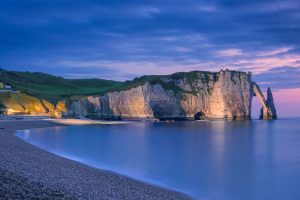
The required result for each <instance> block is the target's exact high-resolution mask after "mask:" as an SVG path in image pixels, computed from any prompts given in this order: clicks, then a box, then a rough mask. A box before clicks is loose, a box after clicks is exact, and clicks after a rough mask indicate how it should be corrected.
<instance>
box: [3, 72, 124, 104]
mask: <svg viewBox="0 0 300 200" xmlns="http://www.w3.org/2000/svg"><path fill="white" fill-rule="evenodd" d="M0 82H4V83H6V84H10V85H11V86H12V87H13V88H14V89H16V90H18V91H21V92H24V93H27V94H30V95H33V96H37V97H40V98H44V99H47V100H50V101H52V102H57V101H58V100H60V99H61V98H63V97H67V96H71V95H89V94H98V93H104V92H106V91H108V90H113V89H115V88H117V87H119V86H120V85H122V84H123V83H122V82H117V81H110V80H103V79H76V80H71V79H64V78H61V77H56V76H53V75H49V74H45V73H31V72H15V71H6V70H0Z"/></svg>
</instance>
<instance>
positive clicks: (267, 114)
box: [260, 87, 277, 120]
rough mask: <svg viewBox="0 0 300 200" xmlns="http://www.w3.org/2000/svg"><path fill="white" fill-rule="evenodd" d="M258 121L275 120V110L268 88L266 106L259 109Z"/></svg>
mask: <svg viewBox="0 0 300 200" xmlns="http://www.w3.org/2000/svg"><path fill="white" fill-rule="evenodd" d="M260 119H264V120H271V119H277V114H276V108H275V104H274V100H273V95H272V91H271V88H270V87H268V91H267V101H266V106H263V107H262V108H261V112H260Z"/></svg>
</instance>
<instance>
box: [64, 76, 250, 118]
mask: <svg viewBox="0 0 300 200" xmlns="http://www.w3.org/2000/svg"><path fill="white" fill-rule="evenodd" d="M159 81H160V82H158V81H156V82H151V81H146V82H145V83H143V84H140V85H138V86H136V87H134V88H131V89H127V90H124V91H114V92H109V93H107V94H104V95H99V96H88V97H77V98H73V99H72V100H71V101H70V102H69V103H68V104H67V112H65V113H64V114H63V115H64V116H65V117H92V118H100V119H128V118H129V119H136V118H138V119H150V118H157V119H179V118H180V119H194V117H195V115H196V116H197V115H200V116H201V117H204V118H209V119H213V118H218V119H250V118H251V101H252V97H253V88H252V81H251V74H250V73H244V72H236V71H229V70H225V71H220V72H218V73H211V72H190V73H189V74H181V75H180V76H175V75H170V76H163V77H159Z"/></svg>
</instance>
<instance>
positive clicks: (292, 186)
mask: <svg viewBox="0 0 300 200" xmlns="http://www.w3.org/2000/svg"><path fill="white" fill-rule="evenodd" d="M299 122H300V120H298V121H297V120H278V121H273V122H269V121H244V122H238V121H233V122H224V121H197V122H175V123H158V122H154V123H139V122H137V123H129V124H119V125H100V126H79V127H78V126H77V127H55V128H47V129H34V130H31V131H30V132H18V133H17V135H18V136H19V137H21V138H23V139H24V140H26V141H28V142H30V143H32V144H34V145H37V146H39V147H41V148H44V149H47V150H48V151H51V152H54V153H56V154H59V155H62V156H65V157H68V158H72V159H76V160H79V161H81V162H84V163H86V164H89V165H92V166H95V167H99V168H105V169H110V170H114V171H117V172H121V173H123V174H126V175H129V176H132V177H135V178H138V179H140V180H145V181H150V182H152V183H155V184H159V185H163V186H167V187H170V188H172V189H178V190H181V191H185V192H187V193H190V194H192V195H193V196H195V197H196V198H204V199H230V200H235V199H238V200H239V199H294V198H295V197H298V198H296V199H300V192H299V191H298V186H299V185H300V184H299V183H300V182H299V180H300V175H299V172H300V156H299V152H300V134H299V130H300V123H299Z"/></svg>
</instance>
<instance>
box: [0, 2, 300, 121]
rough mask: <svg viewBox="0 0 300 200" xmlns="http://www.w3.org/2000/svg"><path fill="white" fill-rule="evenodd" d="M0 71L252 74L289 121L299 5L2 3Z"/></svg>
mask: <svg viewBox="0 0 300 200" xmlns="http://www.w3.org/2000/svg"><path fill="white" fill-rule="evenodd" d="M0 67H1V68H4V69H7V70H17V71H40V72H45V73H51V74H54V75H58V76H63V77H66V78H105V79H114V80H128V79H132V78H135V77H138V76H141V75H144V74H170V73H174V72H178V71H192V70H205V71H219V70H220V69H225V68H229V69H231V70H241V71H252V72H253V79H254V80H255V81H256V82H258V83H259V85H260V86H261V88H262V89H263V91H265V90H266V89H267V87H268V86H270V87H271V88H272V90H273V92H274V96H276V99H275V101H276V102H275V103H277V104H278V105H281V106H279V110H280V112H281V113H282V114H284V115H300V92H299V91H300V1H299V0H284V1H283V0H210V1H201V0H126V1H125V0H109V1H108V0H98V1H96V0H26V1H24V0H1V1H0ZM291 97H292V98H293V99H291ZM292 106H293V109H290V108H292Z"/></svg>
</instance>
